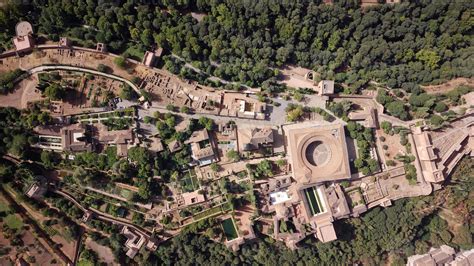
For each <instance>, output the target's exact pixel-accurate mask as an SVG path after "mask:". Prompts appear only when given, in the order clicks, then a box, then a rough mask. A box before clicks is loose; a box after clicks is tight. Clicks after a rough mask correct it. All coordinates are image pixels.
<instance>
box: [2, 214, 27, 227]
mask: <svg viewBox="0 0 474 266" xmlns="http://www.w3.org/2000/svg"><path fill="white" fill-rule="evenodd" d="M3 221H4V222H5V224H6V225H7V226H8V227H9V228H11V229H20V228H21V227H22V226H23V222H22V221H21V219H20V218H18V216H16V215H15V214H10V215H8V216H7V217H5V219H4V220H3Z"/></svg>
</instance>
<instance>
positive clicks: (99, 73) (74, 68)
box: [25, 65, 141, 95]
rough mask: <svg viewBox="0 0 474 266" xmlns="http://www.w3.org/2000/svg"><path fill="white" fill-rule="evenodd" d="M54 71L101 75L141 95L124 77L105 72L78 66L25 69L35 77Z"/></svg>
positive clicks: (135, 86)
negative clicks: (121, 83)
mask: <svg viewBox="0 0 474 266" xmlns="http://www.w3.org/2000/svg"><path fill="white" fill-rule="evenodd" d="M54 70H66V71H78V72H85V73H89V74H94V75H99V76H103V77H106V78H111V79H115V80H118V81H122V82H124V83H126V84H127V85H129V86H130V87H132V88H133V90H134V91H135V92H137V93H138V95H141V93H140V89H138V87H137V85H135V84H133V82H131V81H129V80H128V79H124V78H122V77H119V76H116V75H113V74H108V73H104V72H100V71H97V70H93V69H89V68H83V67H76V66H67V65H51V66H37V67H34V68H31V69H25V71H26V72H27V73H28V75H33V74H36V73H39V72H45V71H54Z"/></svg>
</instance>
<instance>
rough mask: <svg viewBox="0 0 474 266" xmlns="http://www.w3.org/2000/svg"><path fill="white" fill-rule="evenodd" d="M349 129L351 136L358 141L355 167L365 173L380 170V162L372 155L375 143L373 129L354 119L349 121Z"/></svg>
mask: <svg viewBox="0 0 474 266" xmlns="http://www.w3.org/2000/svg"><path fill="white" fill-rule="evenodd" d="M347 130H348V133H349V136H350V137H351V138H352V139H354V140H355V142H356V143H357V151H358V152H357V154H358V156H357V159H355V160H354V166H355V168H357V170H358V171H360V172H362V174H364V175H368V174H370V173H375V172H377V171H379V170H380V167H379V163H378V162H377V160H375V159H374V158H372V157H371V155H370V149H371V148H373V147H374V145H375V144H374V134H373V132H372V130H371V129H370V128H366V127H364V126H362V125H361V124H359V123H356V122H354V121H349V122H348V123H347Z"/></svg>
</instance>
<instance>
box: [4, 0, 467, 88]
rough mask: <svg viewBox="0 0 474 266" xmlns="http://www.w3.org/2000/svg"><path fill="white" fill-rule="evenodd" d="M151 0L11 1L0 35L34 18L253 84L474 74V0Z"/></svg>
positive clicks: (55, 30) (52, 30)
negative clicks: (375, 0)
mask: <svg viewBox="0 0 474 266" xmlns="http://www.w3.org/2000/svg"><path fill="white" fill-rule="evenodd" d="M13 2H14V3H17V2H18V1H13ZM45 2H46V3H45ZM148 2H149V1H132V0H129V1H99V2H96V1H86V0H77V1H55V0H48V1H43V0H33V1H32V5H28V6H19V5H16V4H10V5H8V6H7V7H6V8H4V9H2V10H0V28H2V29H6V31H5V32H3V33H1V35H0V41H1V42H2V43H3V44H4V46H5V44H6V43H7V42H9V38H10V37H11V36H12V35H13V34H14V25H15V23H16V22H17V21H18V20H20V19H27V20H29V21H31V22H32V23H33V24H34V26H35V28H36V30H37V31H38V32H39V34H45V35H47V37H48V38H49V39H52V40H57V39H58V38H59V36H62V35H67V36H70V37H71V38H72V39H73V40H75V41H76V42H79V43H80V44H82V45H90V46H92V45H93V43H94V42H104V43H107V44H108V45H109V49H110V50H111V51H113V52H116V53H122V54H124V55H126V56H132V57H134V56H135V57H136V56H141V53H142V52H143V51H144V50H145V49H152V48H153V47H157V46H161V47H163V48H165V50H166V51H168V52H169V53H173V54H174V55H177V56H179V57H181V58H183V59H184V60H186V61H187V62H191V63H192V64H193V65H194V66H196V67H198V68H200V69H202V70H203V71H205V72H206V73H207V74H211V75H215V76H219V77H222V78H224V79H227V80H232V81H238V82H241V83H243V84H247V85H250V86H257V85H260V84H261V83H262V82H263V81H265V80H268V79H271V78H272V77H273V76H275V75H277V74H278V71H275V69H276V68H277V67H281V66H283V65H286V64H296V65H299V66H303V67H307V68H311V69H314V70H316V71H317V72H318V73H321V78H328V79H335V80H336V81H339V82H346V83H347V84H349V85H350V86H351V89H352V90H353V91H354V92H355V91H357V90H358V89H360V88H363V87H364V86H365V85H366V84H367V82H368V81H369V80H375V81H378V82H382V83H384V84H386V85H387V86H388V87H391V88H393V87H401V86H402V85H405V87H406V86H407V84H412V83H416V84H419V83H428V82H440V81H442V80H447V79H450V78H453V77H458V76H463V77H472V76H473V73H474V71H473V69H472V65H473V64H474V56H473V55H474V48H473V45H472V44H473V38H472V33H473V26H474V23H473V22H472V21H473V20H472V14H471V10H472V9H473V7H474V2H472V1H444V0H437V1H413V3H402V4H397V5H380V6H377V7H371V8H365V9H361V8H359V5H358V3H357V2H358V1H357V0H355V1H350V0H342V1H334V2H335V3H334V4H332V5H325V4H321V2H322V1H318V0H314V1H302V0H300V1H268V0H262V1H250V0H249V1H245V0H240V1H235V0H212V1H204V0H197V1H186V0H184V1H175V0H168V1H164V0H163V1H151V2H152V3H153V5H151V4H141V3H148ZM18 3H19V2H18ZM192 12H194V13H192ZM196 13H197V14H200V15H202V17H201V16H199V19H200V21H198V20H197V19H196V18H198V16H196ZM193 14H194V17H193V16H192V15H193ZM195 17H196V18H195Z"/></svg>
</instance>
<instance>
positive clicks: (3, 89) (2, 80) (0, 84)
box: [0, 22, 24, 94]
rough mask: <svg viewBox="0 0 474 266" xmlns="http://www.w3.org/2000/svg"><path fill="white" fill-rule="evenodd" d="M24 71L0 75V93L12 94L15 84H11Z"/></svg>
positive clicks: (18, 70)
mask: <svg viewBox="0 0 474 266" xmlns="http://www.w3.org/2000/svg"><path fill="white" fill-rule="evenodd" d="M0 25H1V22H0ZM23 73H24V71H22V70H20V69H15V70H13V71H9V72H4V73H0V93H1V94H6V93H9V92H12V90H13V88H14V86H15V84H14V83H13V82H14V81H15V80H16V79H17V78H19V77H20V76H21V75H22V74H23Z"/></svg>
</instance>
